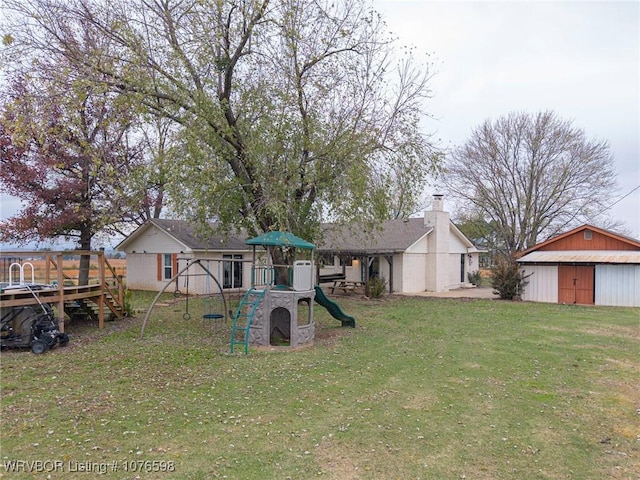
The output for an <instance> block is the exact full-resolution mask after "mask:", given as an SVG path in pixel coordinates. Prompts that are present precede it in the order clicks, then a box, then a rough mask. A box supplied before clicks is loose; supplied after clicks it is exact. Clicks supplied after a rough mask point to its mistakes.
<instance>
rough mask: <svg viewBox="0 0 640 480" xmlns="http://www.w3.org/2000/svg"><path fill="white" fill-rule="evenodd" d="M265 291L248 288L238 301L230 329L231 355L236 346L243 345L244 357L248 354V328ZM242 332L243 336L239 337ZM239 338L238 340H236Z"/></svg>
mask: <svg viewBox="0 0 640 480" xmlns="http://www.w3.org/2000/svg"><path fill="white" fill-rule="evenodd" d="M265 292H266V290H256V289H254V288H250V289H249V290H247V292H246V293H245V294H244V296H243V297H242V300H240V304H239V305H238V309H237V310H236V314H235V316H234V317H233V326H232V327H231V341H230V343H231V353H233V350H234V347H235V346H236V345H244V353H245V355H246V354H247V353H249V328H251V322H252V321H253V316H254V314H255V313H256V309H257V308H258V305H259V304H260V302H261V301H262V298H263V297H264V294H265ZM243 331H244V335H239V334H240V333H242V332H243ZM237 337H240V338H237Z"/></svg>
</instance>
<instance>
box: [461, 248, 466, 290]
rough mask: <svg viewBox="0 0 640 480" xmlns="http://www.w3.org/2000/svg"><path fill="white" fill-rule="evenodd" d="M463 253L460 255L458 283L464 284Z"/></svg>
mask: <svg viewBox="0 0 640 480" xmlns="http://www.w3.org/2000/svg"><path fill="white" fill-rule="evenodd" d="M464 256H465V255H464V253H463V254H462V255H460V283H464V262H465V259H464Z"/></svg>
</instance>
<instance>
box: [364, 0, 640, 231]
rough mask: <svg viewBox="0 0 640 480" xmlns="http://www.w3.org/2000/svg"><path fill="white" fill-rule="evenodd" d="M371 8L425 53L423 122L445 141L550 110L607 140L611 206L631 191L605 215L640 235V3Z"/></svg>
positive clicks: (409, 3)
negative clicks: (431, 71) (495, 121)
mask: <svg viewBox="0 0 640 480" xmlns="http://www.w3.org/2000/svg"><path fill="white" fill-rule="evenodd" d="M373 4H374V7H375V8H376V9H377V10H378V11H380V12H381V13H382V14H383V15H384V17H385V18H386V19H387V23H388V25H389V29H390V30H392V31H393V32H395V33H396V34H397V35H398V36H399V37H400V39H401V42H402V43H406V44H409V45H414V46H415V47H417V48H418V49H419V50H420V51H422V52H423V53H430V54H431V57H432V60H433V62H434V64H435V67H436V70H437V74H436V75H435V76H434V78H433V80H432V83H431V85H432V89H433V93H434V95H435V97H434V98H433V99H432V100H431V101H430V103H429V105H430V106H429V107H428V110H429V112H430V113H431V114H432V115H433V116H434V117H435V118H436V119H435V120H433V121H429V122H428V123H427V125H429V127H430V129H433V130H435V131H436V133H437V135H436V136H437V137H438V138H441V139H442V140H443V142H444V144H445V145H448V146H451V145H458V144H461V143H463V142H464V141H465V140H466V139H467V138H468V136H469V134H470V133H471V130H472V129H473V128H474V127H476V126H478V125H479V124H481V123H482V122H483V121H484V120H485V119H487V118H496V117H498V116H501V115H505V114H507V113H509V112H511V111H526V112H532V113H536V112H539V111H542V110H554V111H555V112H556V113H557V114H558V116H559V117H561V118H563V119H568V120H573V122H574V123H573V125H574V126H575V127H578V128H581V129H583V130H584V131H585V133H586V135H587V137H588V138H597V139H606V140H608V141H609V143H610V145H611V150H612V152H613V154H614V157H615V163H616V167H617V171H618V175H619V178H618V180H619V186H620V192H619V194H618V195H617V196H615V197H612V198H611V204H613V203H614V202H616V201H617V200H619V199H620V198H621V197H622V196H624V195H627V194H628V196H627V197H626V198H624V199H622V200H620V201H619V202H618V203H617V204H616V205H615V206H613V207H612V208H611V210H610V211H611V215H612V217H614V218H617V219H620V220H622V221H624V222H625V224H626V226H627V228H628V229H630V230H631V233H632V235H633V237H635V238H638V239H640V2H638V1H624V2H615V1H605V2H594V1H582V2H578V1H568V2H559V1H555V2H551V1H494V2H485V1H467V2H458V1H452V0H447V1H427V0H404V1H402V0H373ZM633 189H636V190H635V191H633V193H631V194H629V192H631V191H632V190H633ZM434 193H435V192H434ZM445 207H449V206H448V205H447V204H446V203H445Z"/></svg>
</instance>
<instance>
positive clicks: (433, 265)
mask: <svg viewBox="0 0 640 480" xmlns="http://www.w3.org/2000/svg"><path fill="white" fill-rule="evenodd" d="M449 224H450V220H449V212H445V211H444V195H441V194H436V195H434V196H433V200H432V202H431V210H427V211H425V212H424V225H425V227H432V228H433V231H431V233H429V236H428V238H427V249H428V253H427V262H428V264H429V268H428V270H427V277H426V279H427V285H426V286H427V290H428V291H432V292H442V291H446V290H447V279H448V269H449Z"/></svg>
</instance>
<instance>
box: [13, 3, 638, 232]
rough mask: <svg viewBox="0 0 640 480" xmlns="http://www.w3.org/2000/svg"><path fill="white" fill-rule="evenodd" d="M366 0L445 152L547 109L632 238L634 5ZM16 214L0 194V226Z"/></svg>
mask: <svg viewBox="0 0 640 480" xmlns="http://www.w3.org/2000/svg"><path fill="white" fill-rule="evenodd" d="M373 2H374V7H375V8H376V9H377V10H378V11H380V12H381V13H382V14H383V15H384V17H385V18H386V19H387V23H388V25H389V29H390V30H392V31H394V32H395V33H396V34H397V35H399V36H400V38H401V42H402V43H403V44H408V45H414V46H416V47H417V48H418V49H419V50H420V51H421V52H423V53H430V54H431V58H432V60H433V62H434V64H435V67H436V69H437V73H436V75H435V76H434V78H433V80H432V82H431V86H432V89H433V93H434V95H435V96H434V98H433V99H432V100H431V101H430V102H429V106H428V110H429V112H430V113H431V114H432V115H433V116H434V117H435V119H434V120H429V121H428V122H426V125H427V126H428V128H429V130H433V131H435V132H436V136H437V137H438V138H441V139H442V141H443V144H444V145H445V146H452V145H458V144H461V143H462V142H464V141H465V139H466V138H467V137H468V136H469V134H470V132H471V130H472V128H474V127H476V126H478V125H479V124H480V123H482V122H483V121H484V120H485V119H487V118H495V117H498V116H501V115H505V114H507V113H509V112H511V111H527V112H533V113H535V112H538V111H541V110H549V109H550V110H554V111H555V112H556V113H557V114H558V116H560V117H561V118H564V119H570V120H573V122H574V126H576V127H578V128H581V129H583V130H584V131H585V132H586V134H587V136H588V137H589V138H598V139H606V140H608V141H609V142H610V145H611V149H612V152H613V154H614V156H615V163H616V167H617V170H618V174H619V185H620V192H619V194H618V195H617V196H613V197H612V198H611V204H614V203H615V202H617V203H616V204H615V206H613V207H612V208H611V210H610V211H611V215H612V216H613V217H614V218H617V219H620V220H623V221H624V222H625V224H626V226H627V227H628V228H629V229H630V231H631V234H632V236H633V237H635V238H638V239H640V188H638V187H640V3H639V2H637V1H625V2H614V1H605V2H593V1H587V2H577V1H569V2H550V1H527V2H525V1H499V2H484V1H468V2H457V1H452V0H447V1H427V0H404V1H402V0H373ZM634 189H636V190H635V191H633V192H632V193H629V192H631V191H632V190H634ZM431 193H435V192H431ZM624 195H627V196H626V198H624V199H622V200H620V198H621V197H623V196H624ZM445 207H448V208H450V206H448V205H447V204H446V203H445ZM16 208H18V204H17V203H15V202H11V201H9V200H8V199H7V198H6V197H3V198H2V199H1V205H0V219H2V218H6V217H7V216H8V215H10V214H13V213H14V212H15V210H16Z"/></svg>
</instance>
